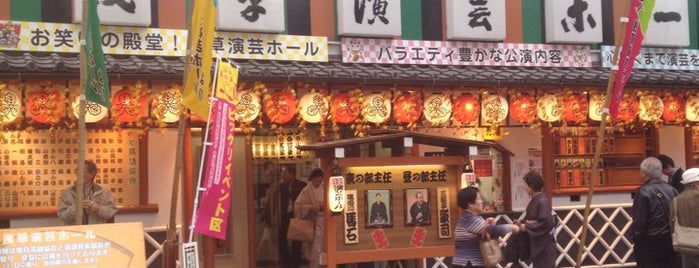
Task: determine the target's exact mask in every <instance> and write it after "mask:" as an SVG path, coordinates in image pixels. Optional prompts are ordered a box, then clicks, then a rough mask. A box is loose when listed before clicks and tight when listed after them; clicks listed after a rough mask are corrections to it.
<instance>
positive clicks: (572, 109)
mask: <svg viewBox="0 0 699 268" xmlns="http://www.w3.org/2000/svg"><path fill="white" fill-rule="evenodd" d="M588 106H589V103H588V102H587V98H586V97H585V96H584V95H582V94H570V95H568V96H565V97H564V98H563V111H564V112H563V118H564V119H565V120H566V121H568V122H574V123H580V122H583V121H585V119H587V111H588V109H589V108H588Z"/></svg>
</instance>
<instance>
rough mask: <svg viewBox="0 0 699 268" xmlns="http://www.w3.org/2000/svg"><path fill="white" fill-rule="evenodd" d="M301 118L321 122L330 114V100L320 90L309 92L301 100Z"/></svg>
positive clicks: (310, 121)
mask: <svg viewBox="0 0 699 268" xmlns="http://www.w3.org/2000/svg"><path fill="white" fill-rule="evenodd" d="M299 106H300V108H301V110H299V113H300V114H301V119H303V121H306V122H308V123H320V121H321V120H322V119H323V118H325V117H327V116H328V101H327V100H326V99H325V97H324V96H323V95H322V94H320V93H318V92H308V93H306V94H304V95H303V96H302V97H301V99H300V100H299Z"/></svg>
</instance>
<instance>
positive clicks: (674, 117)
mask: <svg viewBox="0 0 699 268" xmlns="http://www.w3.org/2000/svg"><path fill="white" fill-rule="evenodd" d="M684 106H685V103H684V99H682V98H680V97H679V96H676V95H668V96H666V97H665V99H664V100H663V108H664V109H663V120H665V121H667V122H677V121H680V120H683V119H684V117H685V115H684V113H685V112H686V111H685V108H684Z"/></svg>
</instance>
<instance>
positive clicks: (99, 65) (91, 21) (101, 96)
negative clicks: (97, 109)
mask: <svg viewBox="0 0 699 268" xmlns="http://www.w3.org/2000/svg"><path fill="white" fill-rule="evenodd" d="M87 3H88V4H87V32H86V33H85V53H84V54H85V57H87V66H86V67H87V70H86V73H87V85H86V87H87V88H86V89H85V97H86V98H87V100H88V101H92V102H95V103H99V104H100V105H102V106H104V107H107V109H109V107H110V106H111V105H110V99H111V96H110V95H111V94H110V93H109V77H108V76H107V67H106V66H105V64H104V52H103V51H102V34H101V33H100V18H99V16H98V15H97V0H87Z"/></svg>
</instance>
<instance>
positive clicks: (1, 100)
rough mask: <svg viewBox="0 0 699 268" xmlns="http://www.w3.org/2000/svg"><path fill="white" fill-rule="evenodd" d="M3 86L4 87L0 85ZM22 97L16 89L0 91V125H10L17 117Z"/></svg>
mask: <svg viewBox="0 0 699 268" xmlns="http://www.w3.org/2000/svg"><path fill="white" fill-rule="evenodd" d="M0 86H4V85H0ZM21 103H22V95H21V94H20V93H19V90H18V89H17V88H6V89H4V90H0V123H3V124H7V123H12V122H13V121H15V120H16V119H17V118H18V117H19V113H20V111H21Z"/></svg>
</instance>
